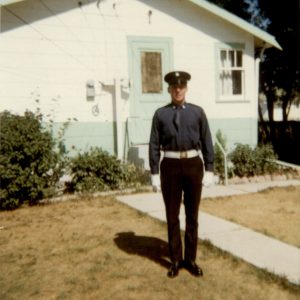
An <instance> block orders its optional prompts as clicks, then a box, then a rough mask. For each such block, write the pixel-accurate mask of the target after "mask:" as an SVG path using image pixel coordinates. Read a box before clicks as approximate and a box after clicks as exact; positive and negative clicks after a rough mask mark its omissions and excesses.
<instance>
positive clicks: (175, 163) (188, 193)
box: [160, 156, 203, 262]
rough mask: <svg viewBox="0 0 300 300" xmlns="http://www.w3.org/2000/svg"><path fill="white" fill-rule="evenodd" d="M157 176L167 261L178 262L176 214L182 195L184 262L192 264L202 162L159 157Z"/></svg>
mask: <svg viewBox="0 0 300 300" xmlns="http://www.w3.org/2000/svg"><path fill="white" fill-rule="evenodd" d="M160 174H161V188H162V194H163V198H164V203H165V206H166V216H167V223H168V240H169V251H170V259H171V261H172V262H178V261H181V260H182V254H183V251H182V242H181V236H180V223H179V212H180V205H181V202H182V195H183V201H184V206H185V215H186V224H185V237H184V242H185V244H184V246H185V248H184V259H185V260H188V261H195V260H196V254H197V243H198V210H199V204H200V199H201V192H202V178H203V163H202V160H201V158H200V157H198V156H197V157H194V158H185V159H173V158H163V160H162V162H161V165H160Z"/></svg>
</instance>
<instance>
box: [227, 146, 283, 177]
mask: <svg viewBox="0 0 300 300" xmlns="http://www.w3.org/2000/svg"><path fill="white" fill-rule="evenodd" d="M229 158H230V160H231V162H232V163H233V173H234V174H235V175H237V176H239V177H243V176H246V177H251V176H255V175H263V174H270V173H273V172H275V171H277V170H278V167H277V166H276V164H274V163H272V160H274V159H276V158H277V157H276V154H275V152H274V151H273V148H272V146H271V145H258V146H257V147H255V148H254V149H252V148H251V147H250V146H249V145H243V144H237V145H236V148H235V149H234V150H233V151H232V152H231V153H230V155H229Z"/></svg>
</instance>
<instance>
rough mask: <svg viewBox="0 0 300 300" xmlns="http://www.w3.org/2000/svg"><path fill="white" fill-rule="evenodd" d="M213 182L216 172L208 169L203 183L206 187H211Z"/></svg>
mask: <svg viewBox="0 0 300 300" xmlns="http://www.w3.org/2000/svg"><path fill="white" fill-rule="evenodd" d="M213 183H214V173H213V172H209V171H206V172H205V173H204V176H203V180H202V184H203V185H204V186H205V187H210V186H212V185H213Z"/></svg>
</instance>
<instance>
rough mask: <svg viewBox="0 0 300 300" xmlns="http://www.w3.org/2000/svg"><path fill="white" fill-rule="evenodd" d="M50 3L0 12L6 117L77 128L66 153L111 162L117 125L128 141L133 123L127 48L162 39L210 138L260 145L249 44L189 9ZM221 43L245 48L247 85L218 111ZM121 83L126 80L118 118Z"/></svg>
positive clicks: (129, 2) (174, 4) (175, 1)
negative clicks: (32, 114)
mask: <svg viewBox="0 0 300 300" xmlns="http://www.w3.org/2000/svg"><path fill="white" fill-rule="evenodd" d="M45 3H47V6H45V5H43V4H42V3H41V2H40V1H37V0H27V1H24V2H19V3H16V4H12V5H9V6H8V7H7V8H6V7H2V8H1V35H0V37H1V39H0V45H1V47H0V85H1V88H0V98H1V101H0V111H3V110H10V111H12V112H14V113H19V114H21V113H23V112H24V111H25V110H26V109H28V110H36V109H37V108H39V109H41V111H42V113H43V114H44V116H45V121H47V120H48V121H50V120H53V121H54V123H55V126H56V128H58V127H59V126H60V124H61V123H62V122H65V121H66V120H68V119H69V118H70V119H71V120H73V118H76V119H77V121H76V122H75V121H71V123H70V126H69V128H68V130H67V131H66V136H65V138H66V145H67V148H68V149H71V148H72V147H73V146H75V147H76V148H77V149H80V150H87V149H88V148H89V147H90V146H101V147H102V148H103V149H105V150H107V151H109V152H111V153H115V152H116V137H115V135H116V121H117V118H119V119H120V122H121V123H122V128H123V134H124V136H126V134H125V132H126V126H127V125H126V124H127V119H128V118H130V117H131V116H130V103H131V98H130V97H131V90H130V89H131V88H132V86H130V78H129V74H130V72H129V70H130V66H129V65H128V64H129V63H128V42H127V38H128V37H129V36H140V37H142V36H145V37H148V38H151V37H153V38H155V37H166V38H171V39H172V41H173V60H174V61H173V65H174V69H182V70H186V71H188V72H189V73H191V75H192V80H191V81H190V84H189V90H188V96H187V101H189V102H192V103H195V104H198V105H200V106H202V107H203V108H204V109H205V111H206V114H207V117H208V119H209V120H210V124H211V128H212V132H213V135H215V133H216V131H217V130H218V129H219V128H221V129H222V131H224V134H225V135H226V136H227V138H228V140H229V141H230V143H231V144H234V143H236V142H243V143H249V144H251V145H255V144H256V142H257V126H256V123H257V99H256V97H255V95H256V91H255V77H254V73H255V72H254V71H255V70H254V67H255V63H254V39H253V36H252V35H251V34H249V33H246V32H245V31H243V30H241V29H239V28H237V27H235V26H234V25H232V24H230V23H229V22H226V21H224V20H222V19H220V18H219V17H217V16H215V15H213V14H211V13H209V12H207V11H205V10H203V9H201V8H199V7H198V6H197V5H195V4H193V3H191V2H188V1H186V2H183V1H180V0H165V1H160V0H151V1H146V0H140V1H137V0H120V1H118V2H115V1H101V2H97V1H89V3H90V4H86V3H84V5H82V6H78V5H77V2H76V1H75V2H74V1H68V0H49V1H47V2H45ZM150 11H151V14H150V13H149V12H150ZM220 43H238V44H243V45H244V51H245V57H244V58H245V60H244V63H245V69H246V76H247V77H246V80H245V83H246V86H245V91H246V94H245V99H244V101H242V102H228V103H219V102H218V101H217V90H216V80H215V79H216V64H215V60H216V56H215V53H216V45H218V44H220ZM115 79H120V80H121V99H120V101H119V104H118V105H119V107H118V112H121V114H120V115H117V113H116V108H115V86H114V83H115ZM89 80H93V81H94V83H95V97H94V98H93V99H88V98H87V96H86V84H87V82H88V81H89ZM255 122H256V123H255ZM125 148H126V139H125V138H124V149H125Z"/></svg>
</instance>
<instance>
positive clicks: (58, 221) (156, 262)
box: [0, 197, 300, 300]
mask: <svg viewBox="0 0 300 300" xmlns="http://www.w3.org/2000/svg"><path fill="white" fill-rule="evenodd" d="M0 228H2V229H1V230H0V266H1V272H0V299H1V300H6V299H43V300H44V299H72V300H73V299H75V300H76V299H80V300H81V299H110V300H118V299H122V300H123V299H164V300H165V299H245V295H247V296H246V297H247V299H263V300H266V299H299V292H300V290H299V288H297V287H295V286H294V285H291V284H289V283H288V282H287V281H286V280H284V279H278V278H277V277H274V276H270V275H268V274H266V273H265V272H263V271H259V270H257V269H256V268H254V267H252V266H250V265H249V264H247V263H244V262H242V261H240V260H238V259H234V258H233V257H232V256H230V255H228V254H226V253H224V252H222V251H219V250H217V249H216V248H214V247H213V246H211V245H210V244H209V243H207V242H200V243H199V251H198V257H197V260H198V262H199V263H200V264H201V266H202V267H203V269H204V277H203V278H200V279H199V278H195V277H192V276H191V275H190V274H189V273H188V272H186V271H184V270H182V271H181V272H180V274H179V276H178V277H177V278H175V279H169V278H168V277H167V276H166V272H167V268H168V266H169V259H168V246H167V233H166V225H165V224H164V223H161V222H159V221H157V220H154V219H152V218H150V217H148V216H145V215H144V214H142V213H139V212H137V211H135V210H133V209H131V208H129V207H127V206H125V205H123V204H121V203H119V202H117V201H116V200H114V199H113V198H110V197H107V198H100V197H99V198H96V199H93V200H91V199H90V200H89V199H84V200H79V201H74V200H73V201H69V202H63V203H55V204H47V205H41V206H36V207H24V208H21V209H18V210H16V211H11V212H0Z"/></svg>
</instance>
